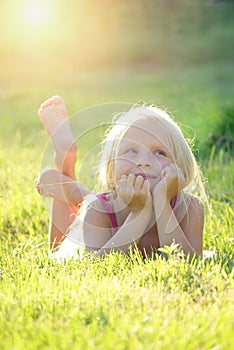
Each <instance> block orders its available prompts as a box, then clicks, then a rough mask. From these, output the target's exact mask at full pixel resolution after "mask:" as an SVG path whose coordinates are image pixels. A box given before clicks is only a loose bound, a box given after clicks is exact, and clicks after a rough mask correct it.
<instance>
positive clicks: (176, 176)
mask: <svg viewBox="0 0 234 350" xmlns="http://www.w3.org/2000/svg"><path fill="white" fill-rule="evenodd" d="M185 186H186V181H185V177H184V174H183V172H182V170H181V169H180V168H179V167H178V166H177V165H176V164H174V163H171V164H169V165H167V166H165V167H164V168H163V169H162V172H161V180H160V181H159V182H158V183H157V184H156V186H155V187H154V189H153V191H152V196H153V198H156V197H157V196H158V194H159V193H163V195H165V197H166V199H167V200H168V201H169V202H170V201H171V200H172V199H173V198H175V197H176V195H177V194H178V193H179V192H180V191H181V190H182V189H183V188H184V187H185Z"/></svg>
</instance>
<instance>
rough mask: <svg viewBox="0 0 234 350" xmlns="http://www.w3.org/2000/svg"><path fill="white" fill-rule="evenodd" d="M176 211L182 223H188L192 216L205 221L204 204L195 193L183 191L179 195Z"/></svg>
mask: <svg viewBox="0 0 234 350" xmlns="http://www.w3.org/2000/svg"><path fill="white" fill-rule="evenodd" d="M174 213H175V215H176V217H177V220H178V222H179V223H180V224H182V225H186V224H187V223H188V222H189V221H191V219H192V218H197V219H198V220H199V221H203V218H204V206H203V203H202V201H201V200H200V198H199V197H197V196H195V195H193V194H189V193H185V192H181V193H180V194H179V195H178V198H177V201H176V205H175V207H174Z"/></svg>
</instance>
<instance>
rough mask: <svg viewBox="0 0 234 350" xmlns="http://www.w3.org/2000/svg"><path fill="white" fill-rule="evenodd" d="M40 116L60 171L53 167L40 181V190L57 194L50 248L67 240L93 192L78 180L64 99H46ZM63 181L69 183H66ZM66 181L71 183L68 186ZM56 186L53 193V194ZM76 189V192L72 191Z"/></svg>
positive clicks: (38, 185)
mask: <svg viewBox="0 0 234 350" xmlns="http://www.w3.org/2000/svg"><path fill="white" fill-rule="evenodd" d="M38 115H39V117H40V120H41V122H42V124H43V125H44V128H45V129H46V131H47V133H48V134H49V136H50V139H51V141H52V144H53V147H54V150H55V164H56V166H57V169H58V170H59V172H60V173H59V172H56V170H53V169H50V172H49V171H47V173H46V172H44V173H42V174H41V176H40V179H39V181H38V182H37V188H38V189H39V192H40V187H41V189H43V187H44V188H47V190H48V191H49V195H50V196H51V197H53V200H52V208H51V220H50V230H49V243H50V247H51V248H52V249H55V248H56V247H58V245H59V244H60V243H61V242H62V240H63V239H64V237H65V235H66V232H67V229H68V227H69V226H70V225H71V223H72V222H73V220H74V218H75V214H76V213H77V210H78V205H79V204H80V203H81V202H82V200H83V197H84V196H85V195H86V194H87V193H89V191H88V190H87V189H85V188H84V187H83V186H81V185H79V184H78V183H77V182H76V176H75V163H76V152H77V147H76V144H75V140H74V138H73V135H72V132H71V128H70V123H69V117H68V113H67V110H66V107H65V105H64V102H63V100H62V98H61V97H58V96H54V97H52V98H50V99H48V100H47V101H45V102H44V103H43V104H42V105H41V107H40V109H39V111H38ZM63 176H65V178H64V177H63ZM64 180H65V181H64ZM63 182H65V183H64V184H63ZM66 182H68V185H69V186H67V187H66ZM46 184H47V185H48V184H50V186H44V185H46ZM40 185H41V186H40ZM72 186H73V187H72ZM52 188H54V193H53V194H52V193H50V192H51V191H52ZM56 189H57V190H56ZM73 189H74V195H73V194H72V192H73V191H72V190H73ZM52 192H53V191H52ZM42 194H43V193H42Z"/></svg>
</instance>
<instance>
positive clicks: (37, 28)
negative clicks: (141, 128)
mask: <svg viewBox="0 0 234 350" xmlns="http://www.w3.org/2000/svg"><path fill="white" fill-rule="evenodd" d="M0 16H1V20H0V32H1V43H0V71H1V75H0V103H1V105H0V106H1V128H2V138H3V139H4V138H5V140H8V139H9V137H10V138H11V136H13V137H14V139H16V134H17V135H18V136H17V137H18V139H19V137H20V136H19V135H21V139H24V135H25V133H26V135H27V140H28V142H29V138H28V136H29V134H32V132H33V128H34V127H35V128H36V129H37V128H38V125H39V121H38V120H37V118H36V111H37V108H38V106H39V104H40V103H41V102H42V101H43V99H45V98H47V97H49V96H50V95H54V94H60V95H62V96H63V97H64V98H65V101H66V102H67V104H68V107H69V112H70V113H71V114H73V113H75V112H76V111H77V110H79V109H81V108H84V107H87V106H91V105H93V104H97V103H103V102H119V101H121V102H133V103H135V102H138V101H141V100H144V101H150V102H153V103H156V104H159V105H161V106H163V107H166V108H168V109H169V110H170V111H172V113H173V114H175V115H176V117H178V118H179V119H180V120H181V121H182V122H183V123H185V124H188V125H189V126H190V127H192V128H193V129H194V131H195V133H196V134H197V136H198V139H199V142H200V146H199V147H201V148H202V147H203V150H205V146H204V145H205V143H206V140H207V138H208V137H209V135H210V134H211V133H212V132H214V129H215V124H216V123H217V121H218V120H220V119H222V117H223V114H225V113H226V109H229V110H230V108H231V109H232V110H233V107H232V105H233V97H234V73H233V62H234V60H233V58H234V45H233V42H234V40H233V39H234V24H233V18H234V2H233V1H211V0H209V1H208V0H177V1H174V0H129V1H124V0H118V1H117V0H109V1H107V0H99V1H98V0H86V1H85V0H79V1H78V0H77V1H75V0H67V1H64V0H50V1H49V0H31V1H30V0H21V1H17V0H2V1H1V3H0ZM9 122H10V123H9ZM188 133H189V134H191V135H194V132H193V131H191V132H190V131H188ZM10 135H11V136H10ZM22 135H23V136H22ZM18 141H19V140H18Z"/></svg>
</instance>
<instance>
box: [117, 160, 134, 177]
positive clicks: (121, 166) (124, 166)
mask: <svg viewBox="0 0 234 350" xmlns="http://www.w3.org/2000/svg"><path fill="white" fill-rule="evenodd" d="M132 167H133V162H131V161H129V160H127V159H117V162H116V170H117V173H121V175H125V173H129V171H130V170H131V169H132Z"/></svg>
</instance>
